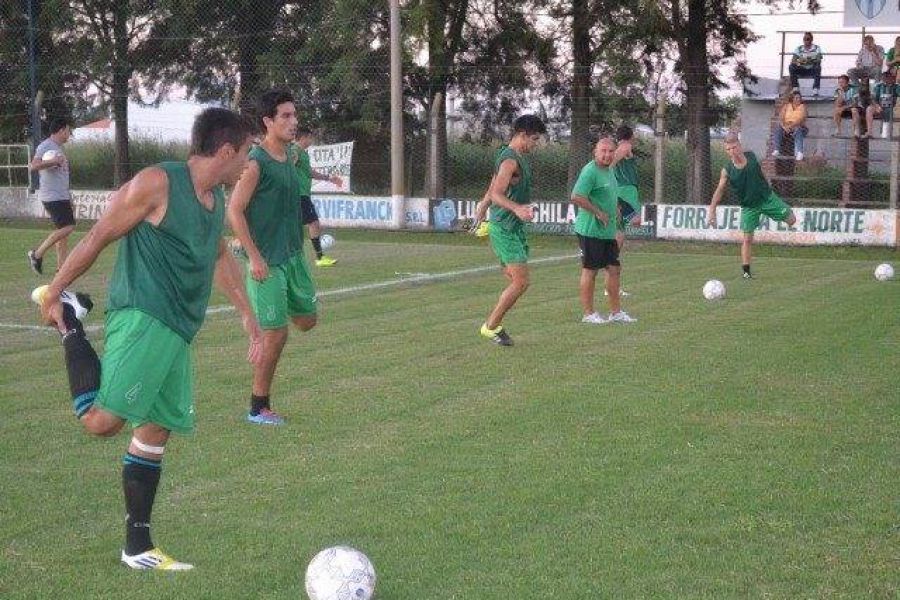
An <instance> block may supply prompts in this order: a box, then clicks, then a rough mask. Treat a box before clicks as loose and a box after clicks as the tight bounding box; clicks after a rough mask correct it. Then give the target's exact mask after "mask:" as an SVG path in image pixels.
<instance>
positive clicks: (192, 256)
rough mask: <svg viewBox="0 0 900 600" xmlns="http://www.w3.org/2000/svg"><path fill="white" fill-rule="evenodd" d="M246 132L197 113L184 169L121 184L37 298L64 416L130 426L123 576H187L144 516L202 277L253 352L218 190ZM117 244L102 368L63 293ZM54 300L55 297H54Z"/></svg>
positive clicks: (167, 167)
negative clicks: (61, 380) (64, 377)
mask: <svg viewBox="0 0 900 600" xmlns="http://www.w3.org/2000/svg"><path fill="white" fill-rule="evenodd" d="M249 147H250V126H249V125H248V124H247V122H246V121H245V120H244V119H243V118H242V117H241V116H240V115H238V114H237V113H234V112H232V111H229V110H225V109H222V108H210V109H206V110H205V111H203V112H202V113H201V114H200V115H199V116H198V117H197V119H196V120H195V122H194V126H193V131H192V133H191V152H190V158H188V160H187V162H163V163H160V164H158V165H155V166H152V167H147V168H146V169H144V170H142V171H141V172H139V173H138V174H137V175H135V177H134V178H133V179H132V180H131V181H129V182H128V183H126V184H125V185H124V186H122V187H121V188H120V189H119V190H118V191H117V192H116V193H115V194H114V195H113V197H112V198H111V199H110V202H109V208H108V209H107V210H106V212H105V213H103V216H102V217H101V218H100V220H99V221H97V224H96V225H94V226H93V227H92V228H91V230H90V231H89V232H88V233H87V235H86V236H85V237H84V239H83V240H82V241H81V242H80V243H79V244H78V246H77V247H76V248H75V249H74V250H73V251H72V253H71V254H70V255H69V256H68V258H67V259H66V261H65V262H64V263H63V265H62V267H61V268H60V270H59V272H58V273H57V274H56V276H55V277H54V278H53V281H51V282H50V284H49V286H48V287H47V289H46V291H45V292H44V296H43V301H42V305H41V309H42V313H43V317H44V320H45V321H46V322H47V323H48V324H55V325H56V326H57V328H58V329H59V331H60V333H61V334H62V336H63V337H62V342H63V348H64V350H65V360H66V367H67V370H68V375H69V387H70V391H71V393H72V398H73V405H74V410H75V416H76V417H77V418H78V419H79V420H80V421H81V423H82V424H83V425H84V428H85V429H86V430H87V431H88V432H89V433H91V434H94V435H98V436H104V437H105V436H112V435H115V434H116V433H117V432H118V431H119V430H120V429H121V428H122V426H123V425H124V424H125V422H126V421H127V422H129V423H130V424H131V425H132V427H133V428H134V429H133V432H132V437H131V441H130V443H129V444H128V450H127V452H126V454H125V457H124V460H123V463H124V464H123V468H122V488H123V490H124V495H125V513H126V516H125V527H126V533H125V547H124V548H123V549H122V555H121V560H122V562H123V563H125V564H126V565H127V566H129V567H131V568H133V569H157V570H187V569H190V568H192V565H190V564H188V563H183V562H179V561H176V560H174V559H172V558H171V557H169V556H167V555H165V554H164V553H163V552H162V551H160V550H159V549H158V548H157V547H155V546H154V545H153V543H152V541H151V538H150V513H151V511H152V509H153V504H154V500H155V498H156V489H157V485H158V484H159V478H160V473H161V467H162V459H163V452H164V451H165V447H166V442H167V441H168V440H169V435H170V433H171V432H173V431H174V432H176V433H189V432H191V431H192V430H193V428H194V399H193V389H192V387H193V377H192V370H191V342H192V341H193V338H194V335H195V334H196V333H197V330H198V329H199V328H200V326H201V324H202V323H203V319H204V317H205V315H206V307H207V303H208V302H209V294H210V290H211V287H212V283H213V280H215V282H216V283H217V285H218V286H219V287H220V288H221V289H222V291H224V292H225V294H226V295H227V296H228V297H229V298H230V299H231V301H232V302H233V303H234V305H235V307H236V308H237V309H238V311H239V312H240V314H241V316H242V318H243V323H244V327H245V329H246V330H247V332H248V334H249V335H250V339H251V344H250V353H249V355H248V357H249V359H250V360H251V362H252V361H254V360H257V358H258V356H259V338H260V335H261V334H260V331H259V328H258V327H257V324H256V320H255V319H254V317H253V313H252V312H251V310H250V305H249V301H248V299H247V296H246V294H245V292H244V289H243V287H242V285H241V279H242V277H241V270H240V266H239V265H238V263H237V262H236V261H235V259H234V257H232V256H231V253H230V252H228V250H227V248H226V245H225V242H224V240H223V239H222V229H223V227H224V214H225V195H224V192H223V190H222V185H234V184H235V183H236V182H237V180H238V178H239V177H240V175H241V173H242V172H243V170H244V168H245V167H246V165H247V152H248V149H249ZM116 240H120V241H119V245H118V256H117V258H116V266H115V270H114V271H113V274H112V278H111V279H110V283H109V299H108V303H107V316H106V345H105V347H106V350H105V353H104V356H103V362H102V368H101V362H100V360H99V359H98V357H97V354H96V353H95V352H94V350H93V348H92V346H91V344H90V342H89V341H88V340H87V338H86V337H85V334H84V328H83V326H82V325H81V322H80V321H79V320H78V319H77V318H76V316H75V314H76V313H75V310H73V305H72V303H71V300H70V297H71V295H68V294H63V290H65V288H66V287H67V286H68V285H69V284H71V283H72V282H74V281H75V280H76V279H77V278H78V277H79V276H81V275H82V274H83V273H84V272H86V271H87V270H88V269H89V268H90V266H91V265H93V264H94V262H95V261H96V259H97V257H98V255H99V254H100V252H101V251H102V250H103V249H104V248H106V246H108V245H109V244H111V243H112V242H114V241H116ZM61 294H63V300H62V301H61V299H60V295H61Z"/></svg>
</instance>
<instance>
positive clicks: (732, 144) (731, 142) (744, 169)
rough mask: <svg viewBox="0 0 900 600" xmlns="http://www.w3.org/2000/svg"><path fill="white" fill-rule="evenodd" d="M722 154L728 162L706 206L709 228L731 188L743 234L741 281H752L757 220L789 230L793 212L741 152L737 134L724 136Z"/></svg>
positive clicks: (753, 157) (750, 157)
mask: <svg viewBox="0 0 900 600" xmlns="http://www.w3.org/2000/svg"><path fill="white" fill-rule="evenodd" d="M725 154H727V155H728V158H730V159H731V162H730V163H729V164H727V165H725V168H724V169H722V174H721V175H720V176H719V185H718V186H716V191H715V192H713V197H712V202H710V204H709V225H710V227H715V226H716V224H717V216H716V207H717V206H719V203H720V202H721V201H722V197H723V196H724V194H725V187H726V186H730V187H731V191H732V193H733V194H734V195H735V196H736V197H737V199H738V203H739V204H740V205H741V231H742V232H743V234H744V239H743V242H742V243H741V264H742V267H743V277H744V279H752V278H753V275H752V274H751V273H750V260H751V258H752V256H751V255H752V250H753V232H754V231H756V228H757V227H759V219H760V217H762V216H763V215H765V216H767V217H769V218H770V219H772V220H774V221H782V222H784V223H787V225H788V226H792V225H793V224H794V223H796V222H797V217H796V215H794V211H792V210H791V207H790V206H788V205H787V204H786V203H785V201H784V200H782V199H781V197H780V196H779V195H778V194H776V193H775V192H773V191H772V188H771V187H769V182H768V181H766V178H765V176H764V175H763V172H762V168H761V167H760V165H759V160H758V159H757V158H756V155H755V154H754V153H753V152H744V149H743V147H742V146H741V141H740V139H738V136H737V134H735V133H729V134H728V135H726V136H725Z"/></svg>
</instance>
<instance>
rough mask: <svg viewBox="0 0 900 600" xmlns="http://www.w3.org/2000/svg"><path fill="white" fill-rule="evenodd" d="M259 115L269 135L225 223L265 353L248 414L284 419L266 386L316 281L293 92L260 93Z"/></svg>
mask: <svg viewBox="0 0 900 600" xmlns="http://www.w3.org/2000/svg"><path fill="white" fill-rule="evenodd" d="M258 115H259V118H260V120H261V121H262V127H263V128H264V130H265V132H266V135H265V138H264V139H263V140H262V142H261V143H260V144H259V145H258V146H255V147H254V148H253V149H252V150H251V151H250V163H249V165H248V166H247V169H246V171H244V174H243V176H242V177H241V180H240V181H239V182H238V184H237V186H235V188H234V192H233V193H232V194H231V201H230V202H229V204H228V223H229V224H230V225H231V229H232V230H233V231H234V234H235V236H237V238H238V240H240V242H241V246H242V247H243V248H244V251H245V252H246V253H247V259H248V261H249V264H248V271H247V278H246V285H247V296H249V297H250V303H251V305H252V306H253V312H254V313H255V314H256V318H257V320H258V321H259V326H260V327H261V328H262V330H263V335H262V339H263V346H262V357H261V359H260V361H259V363H258V364H256V365H254V367H253V384H252V389H251V392H250V413H249V414H248V415H247V420H248V421H249V422H251V423H257V424H261V425H281V424H282V423H284V419H282V418H281V416H280V415H278V414H277V413H275V412H274V411H273V410H272V407H271V403H270V398H269V393H270V391H271V387H272V378H273V377H274V376H275V368H276V367H277V366H278V360H279V358H281V352H282V350H283V349H284V344H285V342H287V337H288V324H289V323H293V324H294V325H295V326H296V327H297V328H299V329H300V330H301V331H309V330H310V329H312V328H313V327H315V326H316V308H317V304H316V287H315V284H314V283H313V279H312V276H311V275H310V272H309V265H308V264H307V262H306V259H305V257H304V256H303V228H302V227H301V226H300V203H299V202H298V199H299V198H300V196H301V181H300V176H299V174H298V173H297V168H296V167H295V166H294V161H293V158H292V156H291V152H290V151H289V144H290V143H291V141H292V140H293V139H294V135H295V134H296V131H297V111H296V108H295V107H294V98H293V96H291V94H290V93H289V92H287V91H283V90H271V91H268V92H266V93H265V94H263V95H262V96H261V97H260V100H259V111H258Z"/></svg>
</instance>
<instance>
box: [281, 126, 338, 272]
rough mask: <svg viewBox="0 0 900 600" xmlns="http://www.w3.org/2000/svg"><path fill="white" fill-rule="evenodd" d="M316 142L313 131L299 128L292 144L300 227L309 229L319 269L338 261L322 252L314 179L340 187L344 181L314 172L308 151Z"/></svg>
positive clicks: (334, 176)
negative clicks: (297, 176)
mask: <svg viewBox="0 0 900 600" xmlns="http://www.w3.org/2000/svg"><path fill="white" fill-rule="evenodd" d="M313 141H315V136H314V135H313V132H312V130H311V129H309V128H307V127H299V128H298V129H297V139H296V141H295V142H294V144H292V148H291V149H292V150H293V152H294V164H296V165H297V174H298V175H300V226H301V227H303V226H304V225H305V226H307V227H308V228H309V241H310V242H311V243H312V246H313V250H315V252H316V266H317V267H333V266H334V265H335V264H337V261H336V260H335V259H333V258H331V257H330V256H327V255H325V253H324V252H323V251H322V242H321V240H320V236H321V235H322V227H321V226H320V225H319V213H318V212H316V205H315V204H313V202H312V198H310V194H311V193H312V182H313V179H316V180H318V181H330V182H331V183H333V184H334V185H336V186H338V187H340V186H341V185H343V183H344V180H343V179H341V178H340V177H339V176H338V175H331V176H330V177H329V176H328V175H326V174H324V173H319V172H318V171H315V170H313V168H312V165H310V164H309V152H308V149H309V147H310V146H312V143H313Z"/></svg>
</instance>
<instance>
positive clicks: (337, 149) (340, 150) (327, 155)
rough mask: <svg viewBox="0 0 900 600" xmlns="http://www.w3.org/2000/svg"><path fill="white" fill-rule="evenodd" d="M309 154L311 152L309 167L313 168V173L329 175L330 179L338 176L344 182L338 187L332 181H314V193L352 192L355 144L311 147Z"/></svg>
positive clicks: (344, 143) (346, 143)
mask: <svg viewBox="0 0 900 600" xmlns="http://www.w3.org/2000/svg"><path fill="white" fill-rule="evenodd" d="M307 152H309V165H310V167H312V170H313V171H316V172H317V173H322V174H323V175H328V176H329V177H331V176H332V175H337V176H338V177H340V178H341V179H342V180H343V181H342V185H341V186H340V187H338V186H336V185H334V184H333V183H331V182H330V181H321V180H319V179H313V182H312V191H313V193H316V192H319V193H321V192H344V193H349V192H350V190H351V189H353V188H352V186H351V185H350V167H351V166H352V164H353V142H343V143H341V144H326V145H323V146H310V147H309V149H308V150H307Z"/></svg>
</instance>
